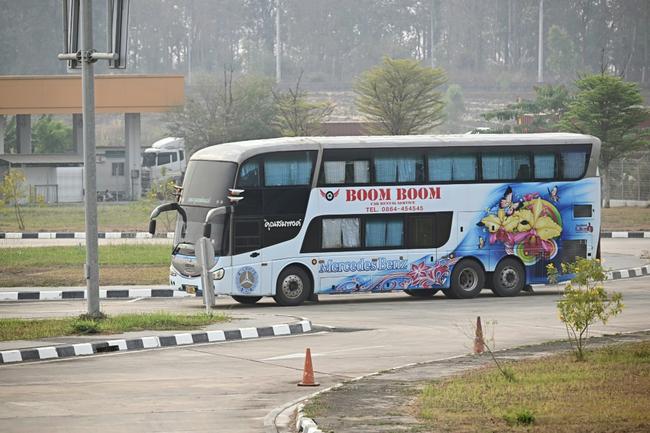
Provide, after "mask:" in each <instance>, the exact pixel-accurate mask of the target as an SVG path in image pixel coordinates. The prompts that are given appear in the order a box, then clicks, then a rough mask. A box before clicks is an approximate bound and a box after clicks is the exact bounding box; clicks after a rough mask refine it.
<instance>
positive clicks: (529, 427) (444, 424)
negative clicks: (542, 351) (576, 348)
mask: <svg viewBox="0 0 650 433" xmlns="http://www.w3.org/2000/svg"><path fill="white" fill-rule="evenodd" d="M509 367H510V368H511V369H512V370H513V372H514V376H515V381H514V382H508V381H506V380H505V379H504V378H503V376H502V375H501V373H499V372H498V371H497V370H496V369H494V368H490V369H482V370H479V371H474V372H470V373H468V374H465V375H463V376H461V377H457V378H452V379H449V380H446V381H442V382H436V383H431V384H428V385H427V386H426V387H425V388H424V390H423V391H422V393H421V395H420V398H419V400H418V407H417V413H418V416H419V417H420V419H422V420H423V421H424V422H425V423H426V425H427V427H429V426H430V428H428V429H427V431H431V432H463V433H470V432H497V431H498V432H521V431H526V432H549V433H550V432H558V433H563V432H567V433H568V432H575V431H589V432H593V433H600V432H621V431H625V432H639V433H641V432H647V431H650V411H649V410H648V408H649V407H650V342H643V343H634V344H628V345H624V346H613V347H610V348H607V349H601V350H597V351H593V352H590V353H589V355H588V361H586V362H575V361H574V358H573V356H572V355H570V354H566V355H559V356H553V357H549V358H546V359H542V360H535V361H525V362H518V363H511V364H509Z"/></svg>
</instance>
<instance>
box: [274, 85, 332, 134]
mask: <svg viewBox="0 0 650 433" xmlns="http://www.w3.org/2000/svg"><path fill="white" fill-rule="evenodd" d="M301 78H302V74H300V77H298V81H297V82H296V87H295V89H289V90H288V91H287V92H286V93H276V92H273V99H274V101H275V112H276V114H275V125H276V126H277V127H278V128H279V130H280V134H282V135H283V136H285V137H299V136H309V135H318V134H319V133H321V132H322V123H323V121H324V120H325V119H326V118H327V117H328V116H329V115H330V114H332V111H333V110H334V105H333V104H331V103H329V102H309V101H307V92H306V91H304V90H302V89H301V88H300V79H301Z"/></svg>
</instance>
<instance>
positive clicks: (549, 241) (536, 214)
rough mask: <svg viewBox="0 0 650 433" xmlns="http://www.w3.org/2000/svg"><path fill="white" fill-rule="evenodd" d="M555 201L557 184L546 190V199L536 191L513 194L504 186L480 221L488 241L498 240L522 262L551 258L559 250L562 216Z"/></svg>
mask: <svg viewBox="0 0 650 433" xmlns="http://www.w3.org/2000/svg"><path fill="white" fill-rule="evenodd" d="M558 201H559V195H558V191H557V187H554V188H553V190H551V191H549V197H548V200H545V199H543V198H542V197H541V195H540V194H539V193H538V192H532V193H527V194H524V195H522V196H521V197H514V195H513V191H512V188H511V187H507V189H506V191H505V193H504V194H503V197H502V198H501V199H500V200H499V202H498V203H496V204H495V205H494V206H493V207H491V208H489V209H487V210H486V214H487V215H486V216H485V217H484V218H483V219H481V222H480V223H479V225H480V226H484V227H486V228H487V230H488V233H489V237H488V240H489V243H490V245H494V244H497V243H500V244H502V245H503V246H504V248H505V252H506V253H507V254H516V255H517V256H518V257H519V258H521V260H522V261H523V262H524V264H526V265H528V266H529V265H533V264H535V263H536V262H537V261H539V260H540V259H542V258H543V259H546V260H549V259H552V258H554V257H555V256H556V254H557V252H558V244H557V240H558V238H559V237H560V235H561V234H562V216H561V215H560V212H559V211H558V209H557V207H556V206H555V205H554V204H553V203H557V202H558Z"/></svg>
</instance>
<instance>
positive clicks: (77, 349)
mask: <svg viewBox="0 0 650 433" xmlns="http://www.w3.org/2000/svg"><path fill="white" fill-rule="evenodd" d="M308 332H312V325H311V321H309V320H302V321H300V322H297V323H291V324H289V323H286V324H280V325H272V326H264V327H258V328H239V329H232V330H225V331H205V332H196V333H184V334H174V335H166V336H153V337H141V338H134V339H130V340H126V339H117V340H107V341H99V342H94V343H79V344H72V345H66V346H47V347H35V348H30V349H20V350H5V351H0V364H13V363H19V362H26V361H44V360H51V359H61V358H70V357H75V356H88V355H98V354H103V353H112V352H126V351H134V350H143V349H159V348H164V347H174V346H187V345H191V344H205V343H219V342H225V341H236V340H249V339H254V338H264V337H279V336H286V335H295V334H306V333H308Z"/></svg>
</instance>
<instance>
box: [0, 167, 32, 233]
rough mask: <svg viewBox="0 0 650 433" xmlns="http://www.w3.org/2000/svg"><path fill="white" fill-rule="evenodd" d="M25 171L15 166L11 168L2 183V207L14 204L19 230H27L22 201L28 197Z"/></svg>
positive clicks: (0, 198)
mask: <svg viewBox="0 0 650 433" xmlns="http://www.w3.org/2000/svg"><path fill="white" fill-rule="evenodd" d="M24 183H25V173H23V172H22V171H21V170H17V169H15V168H10V169H9V171H8V172H7V173H6V174H5V176H4V179H3V180H2V183H0V207H2V206H4V205H12V204H13V207H14V214H15V216H16V223H17V224H18V229H19V230H25V222H24V220H23V212H22V209H21V202H22V201H23V200H24V199H25V198H27V193H26V192H25V187H24V185H23V184H24Z"/></svg>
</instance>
